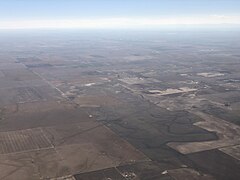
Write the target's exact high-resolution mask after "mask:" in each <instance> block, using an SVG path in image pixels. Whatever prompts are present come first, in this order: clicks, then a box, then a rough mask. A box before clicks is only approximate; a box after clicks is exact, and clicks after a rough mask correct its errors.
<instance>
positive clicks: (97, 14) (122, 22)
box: [0, 0, 240, 28]
mask: <svg viewBox="0 0 240 180" xmlns="http://www.w3.org/2000/svg"><path fill="white" fill-rule="evenodd" d="M239 23H240V0H0V28H30V27H36V28H37V27H118V26H119V27H121V26H148V25H149V26H160V25H168V24H239Z"/></svg>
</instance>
